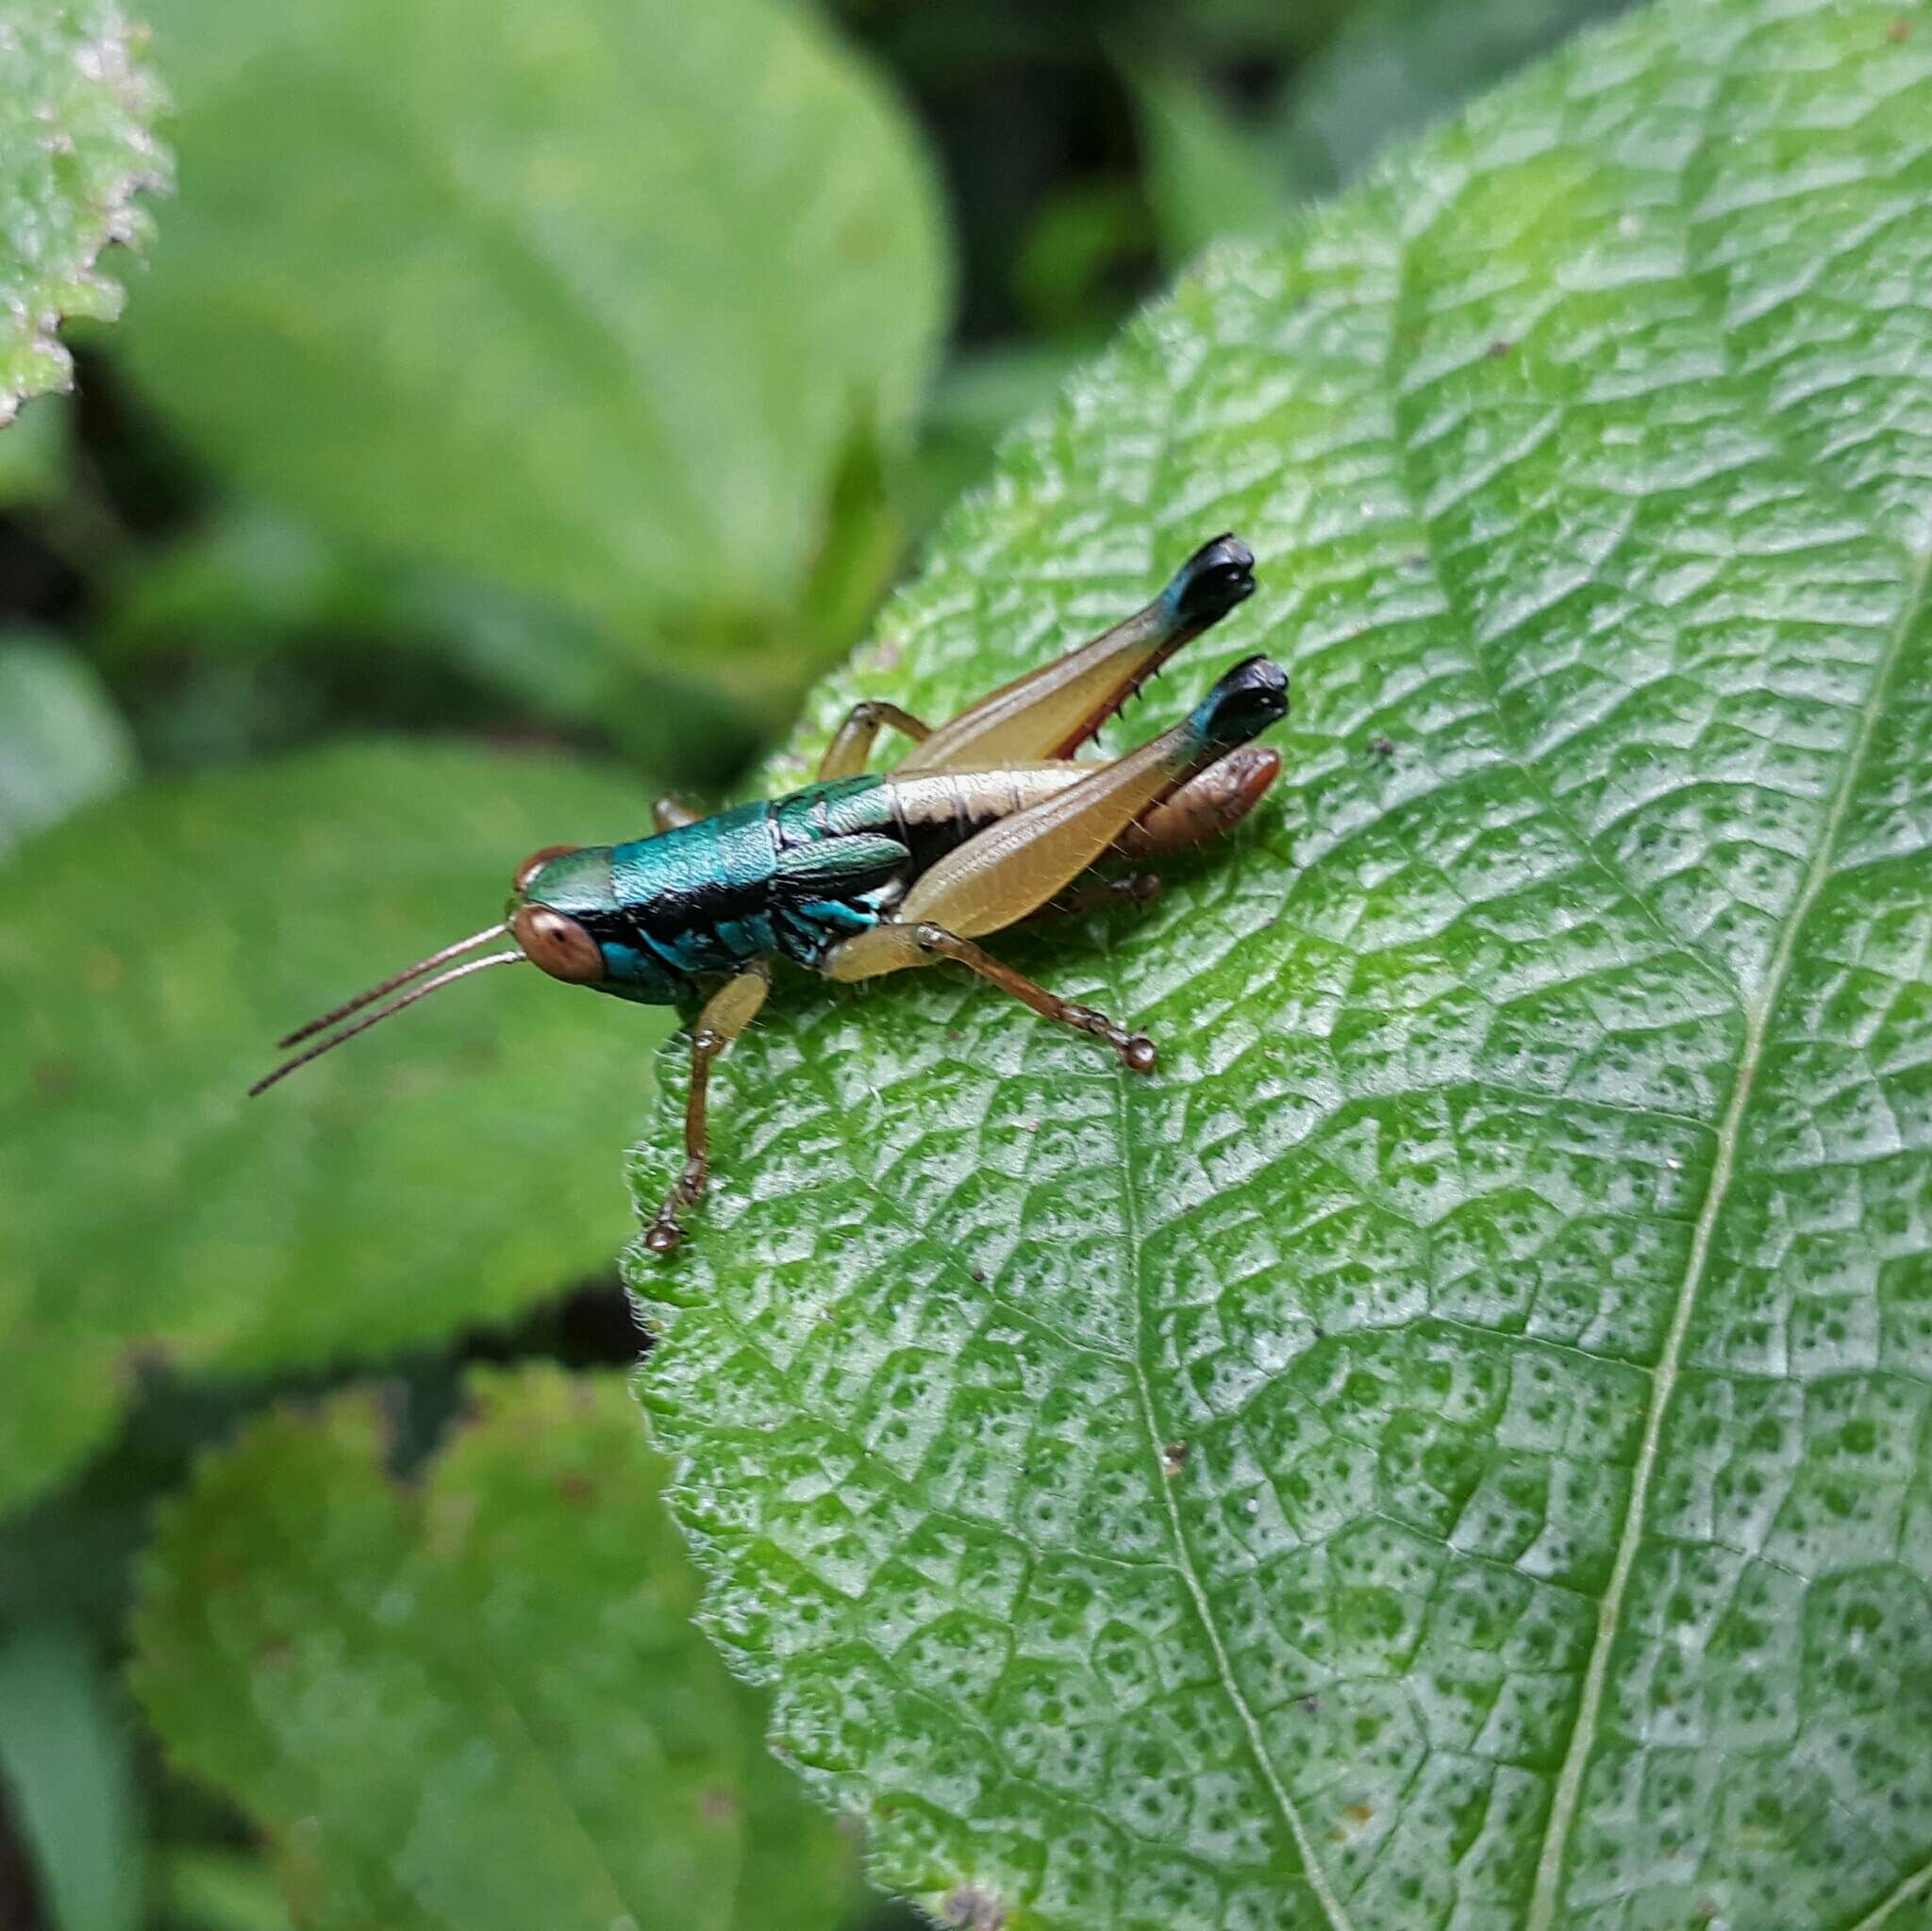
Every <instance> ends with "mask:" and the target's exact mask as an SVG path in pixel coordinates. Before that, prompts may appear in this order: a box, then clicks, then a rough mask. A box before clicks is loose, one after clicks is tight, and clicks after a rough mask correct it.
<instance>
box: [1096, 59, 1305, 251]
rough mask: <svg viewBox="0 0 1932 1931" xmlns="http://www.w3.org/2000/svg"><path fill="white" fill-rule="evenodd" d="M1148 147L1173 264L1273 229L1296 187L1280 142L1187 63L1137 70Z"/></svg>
mask: <svg viewBox="0 0 1932 1931" xmlns="http://www.w3.org/2000/svg"><path fill="white" fill-rule="evenodd" d="M1131 78H1132V81H1133V87H1134V99H1135V103H1136V105H1137V106H1138V108H1139V109H1140V117H1141V145H1142V146H1143V147H1144V149H1145V150H1146V156H1147V164H1146V180H1147V201H1148V205H1149V206H1150V207H1151V208H1153V210H1154V219H1155V222H1156V225H1158V228H1159V230H1160V246H1161V253H1162V254H1163V255H1164V256H1165V257H1166V258H1167V261H1168V265H1169V266H1170V267H1173V268H1176V269H1178V268H1183V267H1185V266H1186V265H1187V264H1188V263H1189V262H1190V261H1191V260H1192V259H1193V258H1194V257H1195V256H1196V255H1198V254H1199V253H1200V252H1201V250H1202V249H1203V248H1205V247H1206V246H1207V245H1208V242H1209V241H1215V240H1217V239H1219V238H1220V237H1222V236H1224V235H1271V234H1273V233H1274V230H1275V229H1276V228H1277V227H1279V226H1280V225H1281V221H1282V217H1283V215H1284V213H1285V212H1286V210H1287V208H1288V203H1289V195H1290V190H1291V186H1292V176H1291V173H1290V170H1289V166H1288V162H1287V159H1286V158H1285V156H1284V155H1283V154H1282V152H1281V148H1280V143H1279V142H1278V141H1274V140H1271V139H1270V138H1269V135H1268V134H1266V133H1263V132H1262V131H1260V130H1258V129H1257V128H1253V127H1250V126H1248V125H1244V124H1243V123H1242V122H1241V121H1239V120H1237V119H1236V117H1235V116H1234V115H1233V114H1231V113H1230V112H1229V111H1228V109H1227V108H1225V107H1224V105H1223V104H1222V102H1221V101H1220V100H1219V99H1218V98H1217V97H1216V96H1215V95H1214V93H1213V92H1210V91H1209V90H1208V88H1206V87H1204V86H1203V85H1202V84H1201V82H1200V81H1198V80H1197V79H1195V78H1194V77H1193V76H1192V75H1189V74H1187V73H1185V72H1183V71H1182V70H1181V69H1178V68H1173V69H1168V70H1164V71H1151V72H1147V73H1137V74H1134V75H1132V76H1131Z"/></svg>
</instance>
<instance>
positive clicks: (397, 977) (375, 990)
mask: <svg viewBox="0 0 1932 1931" xmlns="http://www.w3.org/2000/svg"><path fill="white" fill-rule="evenodd" d="M506 930H508V927H507V926H505V925H503V924H494V925H486V926H484V928H483V929H482V931H480V932H472V933H471V934H470V936H469V937H468V938H467V939H458V941H457V942H456V943H455V944H454V945H445V946H444V947H443V948H442V950H441V952H432V953H431V954H430V955H429V957H427V958H419V959H418V960H417V961H416V963H415V964H414V965H412V966H405V967H404V968H403V970H402V971H401V972H399V973H392V974H391V975H390V976H389V977H388V978H386V979H385V980H384V981H383V982H382V984H381V985H379V986H372V987H370V989H369V990H368V991H366V992H358V993H357V994H356V996H355V997H354V998H353V999H345V1000H343V1001H342V1003H341V1005H340V1006H338V1007H336V1009H335V1010H334V1011H333V1012H325V1013H324V1014H323V1015H322V1017H321V1018H320V1019H311V1020H310V1021H309V1022H308V1024H307V1025H302V1026H297V1027H296V1028H295V1030H294V1031H293V1032H291V1034H290V1035H289V1036H288V1037H287V1038H286V1039H281V1040H276V1041H275V1044H276V1045H277V1046H279V1047H281V1048H282V1049H283V1051H285V1052H286V1051H287V1050H288V1048H289V1047H291V1046H299V1045H300V1044H301V1043H302V1041H303V1040H308V1039H313V1038H314V1036H315V1035H316V1034H317V1033H321V1032H326V1031H327V1030H328V1028H329V1027H330V1026H332V1025H334V1024H335V1023H336V1022H337V1020H339V1019H347V1018H348V1016H349V1015H350V1013H352V1012H360V1011H361V1009H362V1008H363V1007H365V1006H367V1005H369V1004H370V1002H371V1001H372V1000H375V999H380V998H381V997H382V996H383V994H384V993H385V992H393V991H394V990H395V989H396V988H397V987H398V986H407V985H408V983H409V981H410V980H411V979H420V978H421V977H422V976H423V974H425V973H433V972H434V971H435V970H436V968H437V967H438V966H440V965H445V964H447V963H448V962H449V961H450V960H451V959H453V958H458V957H461V956H462V954H464V953H466V952H469V951H471V950H473V949H474V948H475V947H476V946H478V945H481V944H482V943H483V941H485V940H486V939H494V938H495V937H496V935H497V934H498V933H499V932H503V931H506Z"/></svg>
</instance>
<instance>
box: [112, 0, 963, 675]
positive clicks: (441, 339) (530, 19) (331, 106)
mask: <svg viewBox="0 0 1932 1931" xmlns="http://www.w3.org/2000/svg"><path fill="white" fill-rule="evenodd" d="M156 31H157V39H158V46H159V48H160V50H161V54H162V56H163V58H165V59H166V60H167V61H168V63H169V65H168V71H169V77H170V83H171V85H172V86H173V87H174V89H175V92H176V94H177V96H178V98H179V101H180V105H181V110H182V111H181V117H180V120H179V122H178V123H177V124H176V126H175V141H176V143H177V145H178V148H179V151H180V157H181V168H182V180H183V192H182V196H181V200H180V204H179V207H178V209H177V210H176V214H177V221H176V223H175V226H174V231H173V232H172V233H171V235H170V248H169V251H168V254H169V257H170V258H169V259H167V260H166V261H164V262H162V263H161V264H159V268H158V273H157V274H156V275H154V276H153V277H152V278H151V280H150V282H149V284H148V285H147V286H145V287H144V288H143V289H142V292H141V298H140V302H139V304H138V307H137V310H136V313H135V314H134V316H133V317H132V318H131V322H130V326H129V328H128V330H127V333H126V337H125V346H126V348H127V349H128V351H129V353H130V354H131V355H132V357H133V359H134V364H135V368H136V371H137V374H138V375H140V376H141V377H142V379H143V380H144V382H145V385H146V388H147V391H148V393H149V395H150V396H151V397H152V399H153V400H154V402H155V403H156V404H157V405H158V407H159V408H162V409H164V410H166V411H167V412H168V413H169V415H170V416H171V417H172V418H173V420H174V421H175V424H177V426H178V427H179V429H180V430H181V432H182V433H183V435H185V436H186V437H188V438H189V439H190V440H191V441H193V442H195V443H196V444H198V445H199V446H200V447H201V448H202V449H203V450H204V451H205V452H206V453H207V454H208V458H210V460H211V461H213V462H214V463H216V464H217V465H219V466H220V467H221V468H222V469H223V470H224V471H225V472H226V473H228V474H232V475H234V476H236V477H239V478H241V479H242V480H243V481H245V482H246V483H248V484H249V485H251V486H253V487H255V488H258V489H259V490H260V491H262V492H263V493H264V494H267V495H269V496H271V497H275V498H278V499H279V500H281V501H282V502H284V503H286V504H288V505H290V506H291V507H292V508H296V509H299V510H301V511H304V512H306V513H308V514H310V515H312V516H314V517H315V518H316V519H318V520H319V521H320V522H322V523H324V524H327V525H330V526H332V527H335V528H338V529H341V530H342V531H344V532H346V533H348V534H351V535H355V536H360V537H365V538H368V539H370V540H372V541H376V542H378V543H380V544H383V545H386V546H388V547H389V548H390V549H391V550H392V551H394V552H396V553H398V554H400V555H402V556H404V557H406V558H414V559H416V560H419V561H425V562H429V563H440V564H442V565H446V566H451V567H455V568H457V569H460V570H466V571H470V572H473V573H475V574H478V575H480V576H483V577H486V578H488V579H490V580H491V581H494V582H498V583H503V584H508V585H510V586H513V587H516V588H519V589H522V590H525V591H534V592H538V593H541V594H544V595H549V596H554V597H556V598H558V600H560V601H562V602H564V603H566V604H567V605H569V606H571V607H572V608H575V609H577V610H578V611H581V612H585V613H588V614H589V615H591V616H592V617H594V618H596V619H598V620H600V621H603V622H605V623H607V624H609V625H611V626H612V627H613V628H614V629H616V630H618V631H620V632H624V633H626V634H628V636H629V641H630V645H631V647H648V646H650V645H651V644H653V643H657V644H660V645H664V646H666V647H675V648H683V649H686V650H690V649H692V648H693V647H694V645H695V644H697V643H699V642H702V643H703V644H704V645H705V646H706V649H707V650H708V652H709V653H711V654H712V655H715V653H716V652H717V651H718V650H719V649H720V648H722V647H723V646H724V644H725V643H727V642H741V643H742V644H743V645H744V646H745V648H746V650H748V651H749V650H751V649H753V648H754V647H755V646H762V644H763V643H764V642H765V641H766V637H765V632H766V631H767V630H769V628H770V627H771V626H772V625H774V624H775V623H777V622H778V620H780V619H782V618H784V617H785V616H787V615H788V613H790V612H791V611H792V610H793V608H794V606H795V605H796V603H797V601H798V599H799V597H800V595H801V594H802V589H803V585H804V582H805V579H806V576H807V574H808V568H809V566H810V564H811V562H812V560H813V558H814V554H815V551H816V549H817V546H818V545H819V543H820V542H821V541H822V539H823V537H824V526H825V522H826V518H827V514H828V503H829V498H830V494H831V491H832V489H833V485H834V482H835V480H836V475H837V472H838V470H839V467H840V465H841V461H842V460H843V458H844V457H845V455H846V452H847V451H848V449H849V448H850V447H851V446H852V444H853V443H854V442H855V441H861V442H862V441H866V440H868V439H870V438H872V437H874V436H883V437H885V438H888V439H891V438H893V437H895V436H896V435H897V434H898V433H899V432H900V430H901V429H902V428H903V426H904V424H905V423H906V421H907V419H908V416H909V414H910V411H911V409H912V408H913V406H914V404H915V403H916V401H917V399H918V396H919V393H920V391H921V388H922V386H923V382H924V375H925V372H926V365H927V362H928V359H929V358H930V356H931V354H932V352H933V348H934V345H935V336H936V332H937V329H938V327H939V325H940V322H941V310H942V306H943V286H944V274H943V267H942V260H941V236H940V225H939V217H938V212H937V206H936V199H935V195H934V192H933V189H932V184H931V182H930V181H929V179H928V176H927V174H926V170H925V167H924V161H923V158H922V157H921V155H920V153H919V152H918V150H917V148H916V146H915V144H914V142H913V141H912V138H911V135H910V132H909V130H908V126H907V125H906V124H905V122H904V121H903V119H902V117H901V115H900V113H899V111H898V109H897V108H896V106H895V105H894V103H893V102H892V101H891V100H890V99H889V98H888V97H887V96H886V94H885V93H884V92H883V90H882V89H881V88H880V87H879V85H878V84H877V83H876V82H875V81H874V79H873V78H872V76H871V75H869V74H867V73H866V72H865V71H864V70H863V69H861V68H860V67H859V66H858V64H857V62H856V61H855V60H854V59H853V58H852V57H850V56H849V55H848V54H847V53H846V52H845V51H844V50H843V49H842V48H841V47H840V46H839V45H838V44H837V43H836V42H834V41H833V40H832V39H831V38H830V37H829V35H828V34H827V32H826V30H825V29H824V28H823V27H822V26H820V25H818V24H817V23H816V22H815V21H814V20H813V18H812V17H811V15H810V13H809V11H808V9H805V8H793V7H790V6H785V5H782V4H777V0H708V4H707V5H705V6H702V7H690V6H681V5H675V4H673V0H592V4H589V5H582V6H574V7H562V8H559V7H556V6H551V5H547V4H544V0H463V4H457V0H441V4H423V5H411V6H408V7H402V8H397V7H393V6H391V5H388V4H385V0H311V4H308V5H304V6H301V7H298V8H275V7H269V8H264V7H260V6H258V5H256V4H254V0H159V4H158V6H157V8H156ZM708 668H716V667H715V666H711V665H708Z"/></svg>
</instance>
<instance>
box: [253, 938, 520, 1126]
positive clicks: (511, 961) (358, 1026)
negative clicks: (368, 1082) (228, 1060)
mask: <svg viewBox="0 0 1932 1931" xmlns="http://www.w3.org/2000/svg"><path fill="white" fill-rule="evenodd" d="M496 929H501V928H500V927H499V928H496ZM480 936H481V937H483V938H486V939H487V938H488V937H489V936H490V935H489V933H487V932H486V933H483V934H481V935H480ZM475 942H476V941H475V940H466V941H464V943H465V944H470V945H474V944H475ZM451 950H452V951H460V950H461V947H459V946H458V947H452V948H451ZM449 956H450V954H449V952H442V953H439V954H438V955H437V957H439V958H447V957H449ZM434 962H435V961H434V960H425V962H424V964H423V965H421V966H415V967H412V968H411V969H410V970H411V972H422V971H424V970H425V969H426V968H427V966H429V965H431V964H433V963H434ZM527 963H528V961H527V960H526V959H525V957H524V955H523V954H522V953H521V952H518V951H515V950H512V951H508V952H492V953H491V954H489V955H488V956H487V957H483V958H471V959H465V960H464V961H463V963H462V964H461V965H458V966H451V967H450V969H449V970H448V972H446V973H438V974H437V975H436V976H435V977H434V978H433V979H425V981H424V982H423V983H422V985H420V986H413V987H411V988H410V989H409V990H408V991H407V992H405V993H404V994H403V996H402V997H401V998H400V999H391V1001H390V1002H389V1004H388V1005H387V1006H378V1007H376V1008H375V1011H374V1012H372V1013H371V1014H370V1015H369V1016H368V1018H367V1019H358V1021H357V1022H356V1023H355V1024H354V1025H345V1026H344V1027H343V1028H342V1029H341V1032H339V1033H331V1034H330V1035H329V1037H328V1038H327V1039H325V1040H322V1041H321V1042H320V1044H318V1045H313V1046H310V1047H309V1049H308V1052H306V1053H297V1054H296V1055H295V1057H293V1058H292V1059H285V1060H283V1062H282V1063H281V1064H280V1065H279V1066H277V1067H276V1068H275V1071H274V1072H273V1073H270V1074H264V1075H263V1076H262V1077H261V1078H260V1079H258V1080H257V1081H256V1082H255V1084H254V1085H253V1086H252V1087H250V1088H249V1089H248V1097H249V1098H250V1099H251V1100H252V1099H253V1098H254V1097H255V1096H256V1094H257V1093H263V1092H266V1091H267V1090H269V1088H270V1087H272V1086H274V1085H275V1081H276V1080H278V1079H286V1078H288V1076H289V1074H291V1073H293V1072H294V1070H295V1069H296V1068H297V1067H298V1066H307V1065H308V1062H309V1061H310V1060H311V1059H319V1058H321V1057H322V1056H323V1055H324V1054H325V1053H332V1052H334V1051H335V1049H336V1048H337V1047H338V1046H340V1045H341V1043H342V1042H343V1041H344V1040H353V1039H354V1038H355V1037H356V1035H357V1034H358V1033H366V1032H367V1031H368V1030H369V1028H370V1027H371V1026H373V1025H375V1024H377V1023H378V1022H379V1021H381V1020H385V1019H392V1018H393V1017H394V1016H395V1015H396V1014H397V1013H399V1012H400V1011H402V1009H403V1008H404V1007H406V1006H413V1005H415V1003H416V1002H417V1000H419V999H426V998H428V996H429V995H430V993H432V992H434V991H436V990H438V989H439V988H440V987H443V986H449V985H454V984H455V982H456V981H457V980H458V979H467V978H468V977H469V976H470V974H472V973H480V972H485V971H487V970H488V969H489V968H490V967H491V966H500V965H525V964H527ZM408 977H409V973H404V974H402V975H401V977H400V978H395V979H391V981H390V982H389V986H396V985H400V984H402V983H403V981H404V980H407V979H408ZM389 986H378V987H377V988H376V989H375V991H374V992H365V993H364V994H363V995H362V997H361V998H360V999H357V1000H354V1001H352V1002H351V1003H350V1004H349V1005H348V1006H345V1007H342V1011H344V1012H353V1011H354V1010H355V1009H356V1007H358V1006H363V1005H366V1004H367V1003H368V1002H369V1001H370V1000H371V999H375V998H378V997H380V995H381V994H382V993H384V992H386V991H387V990H389ZM326 1024H328V1022H327V1021H326V1020H318V1021H317V1022H316V1025H326ZM314 1030H315V1027H314V1026H306V1027H304V1028H303V1030H302V1032H300V1033H296V1034H294V1035H292V1037H293V1038H295V1039H302V1038H305V1037H307V1035H308V1033H311V1032H313V1031H314ZM284 1043H285V1044H286V1043H287V1041H284Z"/></svg>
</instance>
